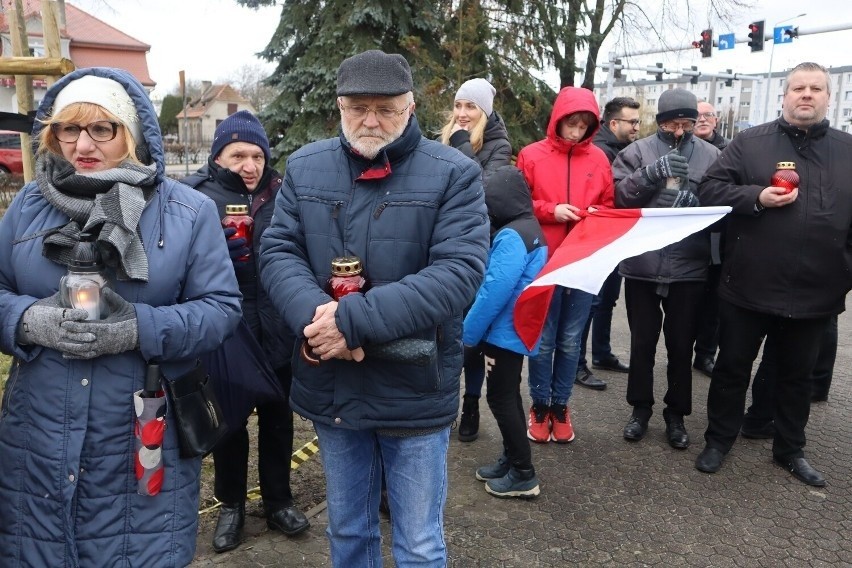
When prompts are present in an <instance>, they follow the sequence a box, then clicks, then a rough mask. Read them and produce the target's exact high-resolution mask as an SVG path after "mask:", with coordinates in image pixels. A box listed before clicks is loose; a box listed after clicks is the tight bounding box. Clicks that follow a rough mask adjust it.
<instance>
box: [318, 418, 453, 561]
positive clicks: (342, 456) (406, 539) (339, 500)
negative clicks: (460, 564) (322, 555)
mask: <svg viewBox="0 0 852 568" xmlns="http://www.w3.org/2000/svg"><path fill="white" fill-rule="evenodd" d="M314 429H315V430H316V432H317V436H318V437H319V446H320V450H321V452H322V464H323V469H324V470H325V479H326V485H325V487H326V499H327V502H328V529H327V530H326V534H327V536H328V539H329V541H330V543H331V561H332V565H333V566H336V567H339V568H349V567H350V566H359V567H365V568H381V566H382V540H381V531H380V530H379V500H380V498H381V487H382V468H383V467H384V475H385V477H386V481H387V491H388V503H389V505H390V510H391V516H392V518H393V522H392V523H391V527H392V528H391V531H392V532H391V535H392V537H391V538H392V552H393V558H394V562H396V565H397V566H399V567H400V568H406V567H408V566H424V567H430V568H431V567H435V568H438V567H440V568H443V567H444V566H446V564H447V545H446V543H445V542H444V504H445V503H446V501H447V449H448V448H449V443H450V428H449V426H448V427H446V428H444V429H442V430H439V431H438V432H434V433H432V434H425V435H422V436H411V437H407V438H399V437H393V436H383V435H380V434H377V433H376V432H375V431H374V430H346V429H343V428H334V427H331V426H327V425H323V424H319V423H316V422H315V423H314Z"/></svg>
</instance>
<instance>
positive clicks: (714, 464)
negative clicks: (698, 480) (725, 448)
mask: <svg viewBox="0 0 852 568" xmlns="http://www.w3.org/2000/svg"><path fill="white" fill-rule="evenodd" d="M724 459H725V454H723V453H722V452H721V450H717V449H716V448H711V447H710V446H706V447H705V448H704V449H703V450H702V451H701V453H700V454H698V457H697V458H696V459H695V469H697V470H698V471H703V472H704V473H716V472H717V471H719V468H720V467H722V460H724Z"/></svg>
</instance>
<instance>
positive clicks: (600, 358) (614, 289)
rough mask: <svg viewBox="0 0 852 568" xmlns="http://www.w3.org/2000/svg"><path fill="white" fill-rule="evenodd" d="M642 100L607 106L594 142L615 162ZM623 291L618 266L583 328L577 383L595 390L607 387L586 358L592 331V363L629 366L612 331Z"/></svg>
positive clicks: (631, 135) (632, 134)
mask: <svg viewBox="0 0 852 568" xmlns="http://www.w3.org/2000/svg"><path fill="white" fill-rule="evenodd" d="M640 124H641V121H640V120H639V103H638V102H636V101H635V100H633V99H632V98H630V97H615V98H614V99H612V100H611V101H609V102H608V103H606V105H604V112H603V118H602V120H601V127H600V129H599V130H598V131H597V133H596V134H595V138H594V139H593V140H592V143H593V144H594V145H595V146H597V147H598V148H600V149H601V150H603V151H604V154H606V157H607V158H609V163H610V164H612V162H613V160H615V157H616V156H617V155H618V153H619V152H620V151H621V150H623V149H624V148H626V147H627V145H628V144H630V143H631V142H633V141H634V140H636V136H638V134H639V125H640ZM619 294H621V276H620V275H619V274H618V269H617V268H616V269H615V270H613V271H612V274H610V275H609V276H608V277H607V279H606V280H605V281H604V283H603V286H601V290H600V292H598V295H597V296H595V299H594V300H593V301H592V309H591V311H590V313H589V319H588V321H587V322H586V327H585V329H584V330H583V338H582V341H581V343H580V361H579V362H578V364H577V377H576V379H575V381H574V382H575V383H577V384H578V385H581V386H584V387H588V388H590V389H595V390H603V389H605V388H606V382H605V381H603V380H601V379H599V378H598V377H596V376H595V375H594V374H593V373H592V372H591V371H590V370H589V365H588V361H587V360H586V344H587V343H588V339H589V332H590V331H591V334H592V366H593V367H594V368H595V369H604V370H607V371H614V372H616V373H626V372H627V370H628V368H629V367H628V366H627V365H625V364H624V363H622V362H621V361H619V359H618V357H617V356H616V355H615V354H614V353H613V352H612V346H611V345H610V331H611V330H612V311H613V309H615V303H616V302H617V301H618V296H619Z"/></svg>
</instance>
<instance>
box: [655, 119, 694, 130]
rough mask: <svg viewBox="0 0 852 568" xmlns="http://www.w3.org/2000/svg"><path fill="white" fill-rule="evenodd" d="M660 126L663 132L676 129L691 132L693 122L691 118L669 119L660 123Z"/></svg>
mask: <svg viewBox="0 0 852 568" xmlns="http://www.w3.org/2000/svg"><path fill="white" fill-rule="evenodd" d="M660 128H662V129H663V130H664V131H665V132H677V131H678V130H683V131H684V132H692V130H693V129H694V128H695V123H694V122H693V121H691V120H683V121H671V122H664V123H662V124H661V125H660Z"/></svg>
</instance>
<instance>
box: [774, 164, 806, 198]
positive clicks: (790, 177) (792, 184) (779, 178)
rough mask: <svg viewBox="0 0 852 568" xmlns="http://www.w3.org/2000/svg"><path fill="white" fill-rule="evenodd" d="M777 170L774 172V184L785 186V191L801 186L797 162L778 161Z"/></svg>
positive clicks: (788, 191)
mask: <svg viewBox="0 0 852 568" xmlns="http://www.w3.org/2000/svg"><path fill="white" fill-rule="evenodd" d="M775 167H776V168H777V171H776V172H775V173H774V174H772V186H773V187H783V188H784V190H785V191H784V193H790V192H791V191H793V190H794V189H796V188H797V187H799V173H798V172H797V171H796V163H795V162H778V164H777V165H776V166H775Z"/></svg>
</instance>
